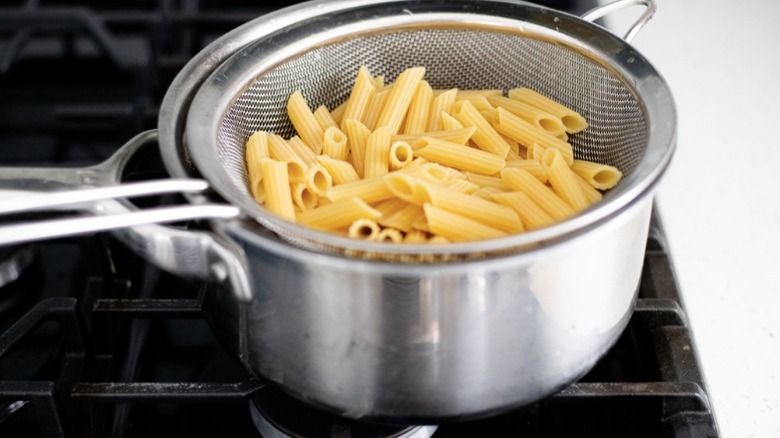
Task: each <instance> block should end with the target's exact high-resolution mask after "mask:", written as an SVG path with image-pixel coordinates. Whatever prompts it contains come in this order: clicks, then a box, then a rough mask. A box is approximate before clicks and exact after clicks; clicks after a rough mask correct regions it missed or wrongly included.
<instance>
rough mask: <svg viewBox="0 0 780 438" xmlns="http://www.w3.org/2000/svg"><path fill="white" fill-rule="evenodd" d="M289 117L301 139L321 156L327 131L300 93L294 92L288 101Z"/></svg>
mask: <svg viewBox="0 0 780 438" xmlns="http://www.w3.org/2000/svg"><path fill="white" fill-rule="evenodd" d="M287 115H288V116H289V117H290V121H291V122H292V124H293V126H294V127H295V130H296V131H297V132H298V135H300V136H301V139H303V141H304V142H305V143H306V144H308V145H309V147H311V148H312V149H313V150H314V151H315V152H316V153H318V154H319V153H320V151H321V150H322V137H323V135H324V134H325V130H324V129H322V127H321V126H320V124H319V123H318V122H317V119H316V118H315V117H314V113H312V112H311V108H309V104H308V103H306V99H304V98H303V94H302V93H301V92H300V91H296V92H294V93H293V94H292V95H291V96H290V99H289V100H288V101H287Z"/></svg>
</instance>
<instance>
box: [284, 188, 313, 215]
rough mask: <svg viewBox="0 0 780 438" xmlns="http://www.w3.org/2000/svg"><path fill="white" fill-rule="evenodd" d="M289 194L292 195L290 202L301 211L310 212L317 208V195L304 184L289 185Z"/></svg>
mask: <svg viewBox="0 0 780 438" xmlns="http://www.w3.org/2000/svg"><path fill="white" fill-rule="evenodd" d="M290 193H291V194H292V200H293V203H294V204H295V205H297V206H298V208H300V209H301V211H305V210H310V209H312V208H314V207H316V206H317V195H315V194H314V192H312V191H311V190H310V189H309V188H308V187H306V184H304V183H300V182H299V183H293V184H291V185H290Z"/></svg>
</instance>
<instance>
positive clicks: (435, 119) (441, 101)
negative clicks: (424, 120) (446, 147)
mask: <svg viewBox="0 0 780 438" xmlns="http://www.w3.org/2000/svg"><path fill="white" fill-rule="evenodd" d="M457 95H458V89H457V88H453V89H451V90H447V91H444V92H443V93H441V94H439V95H438V96H436V97H434V98H433V102H432V103H431V111H430V116H429V117H428V129H427V130H428V131H440V130H441V129H443V126H442V125H441V113H442V112H445V113H449V112H450V109H451V108H452V104H453V103H455V98H456V97H457Z"/></svg>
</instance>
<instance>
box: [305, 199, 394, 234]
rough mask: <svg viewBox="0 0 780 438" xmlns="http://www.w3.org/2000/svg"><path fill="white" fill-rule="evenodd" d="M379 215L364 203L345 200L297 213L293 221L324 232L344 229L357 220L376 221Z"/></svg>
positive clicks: (356, 200)
mask: <svg viewBox="0 0 780 438" xmlns="http://www.w3.org/2000/svg"><path fill="white" fill-rule="evenodd" d="M379 216H380V213H379V212H378V211H377V210H375V209H373V208H371V206H370V205H368V204H367V203H366V202H365V201H363V200H361V199H359V198H356V197H351V198H346V199H342V200H340V201H337V202H333V203H331V204H326V205H322V206H320V207H317V208H314V209H311V210H306V211H302V212H300V213H298V214H297V215H296V216H295V219H296V220H297V221H298V222H299V223H301V224H303V225H307V226H310V227H314V228H320V229H325V230H337V229H340V228H346V227H348V226H350V225H351V224H352V223H353V222H355V221H356V220H358V219H374V220H376V219H378V218H379Z"/></svg>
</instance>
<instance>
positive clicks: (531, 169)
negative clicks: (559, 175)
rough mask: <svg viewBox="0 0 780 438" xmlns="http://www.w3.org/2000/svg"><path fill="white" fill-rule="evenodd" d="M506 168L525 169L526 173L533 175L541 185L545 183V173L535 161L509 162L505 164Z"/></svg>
mask: <svg viewBox="0 0 780 438" xmlns="http://www.w3.org/2000/svg"><path fill="white" fill-rule="evenodd" d="M506 167H517V168H520V169H525V170H526V171H527V172H528V173H530V174H531V175H533V176H534V177H535V178H536V179H538V180H539V182H541V183H546V182H547V172H546V171H545V170H544V167H542V164H541V163H540V162H539V161H536V160H511V161H507V162H506Z"/></svg>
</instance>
